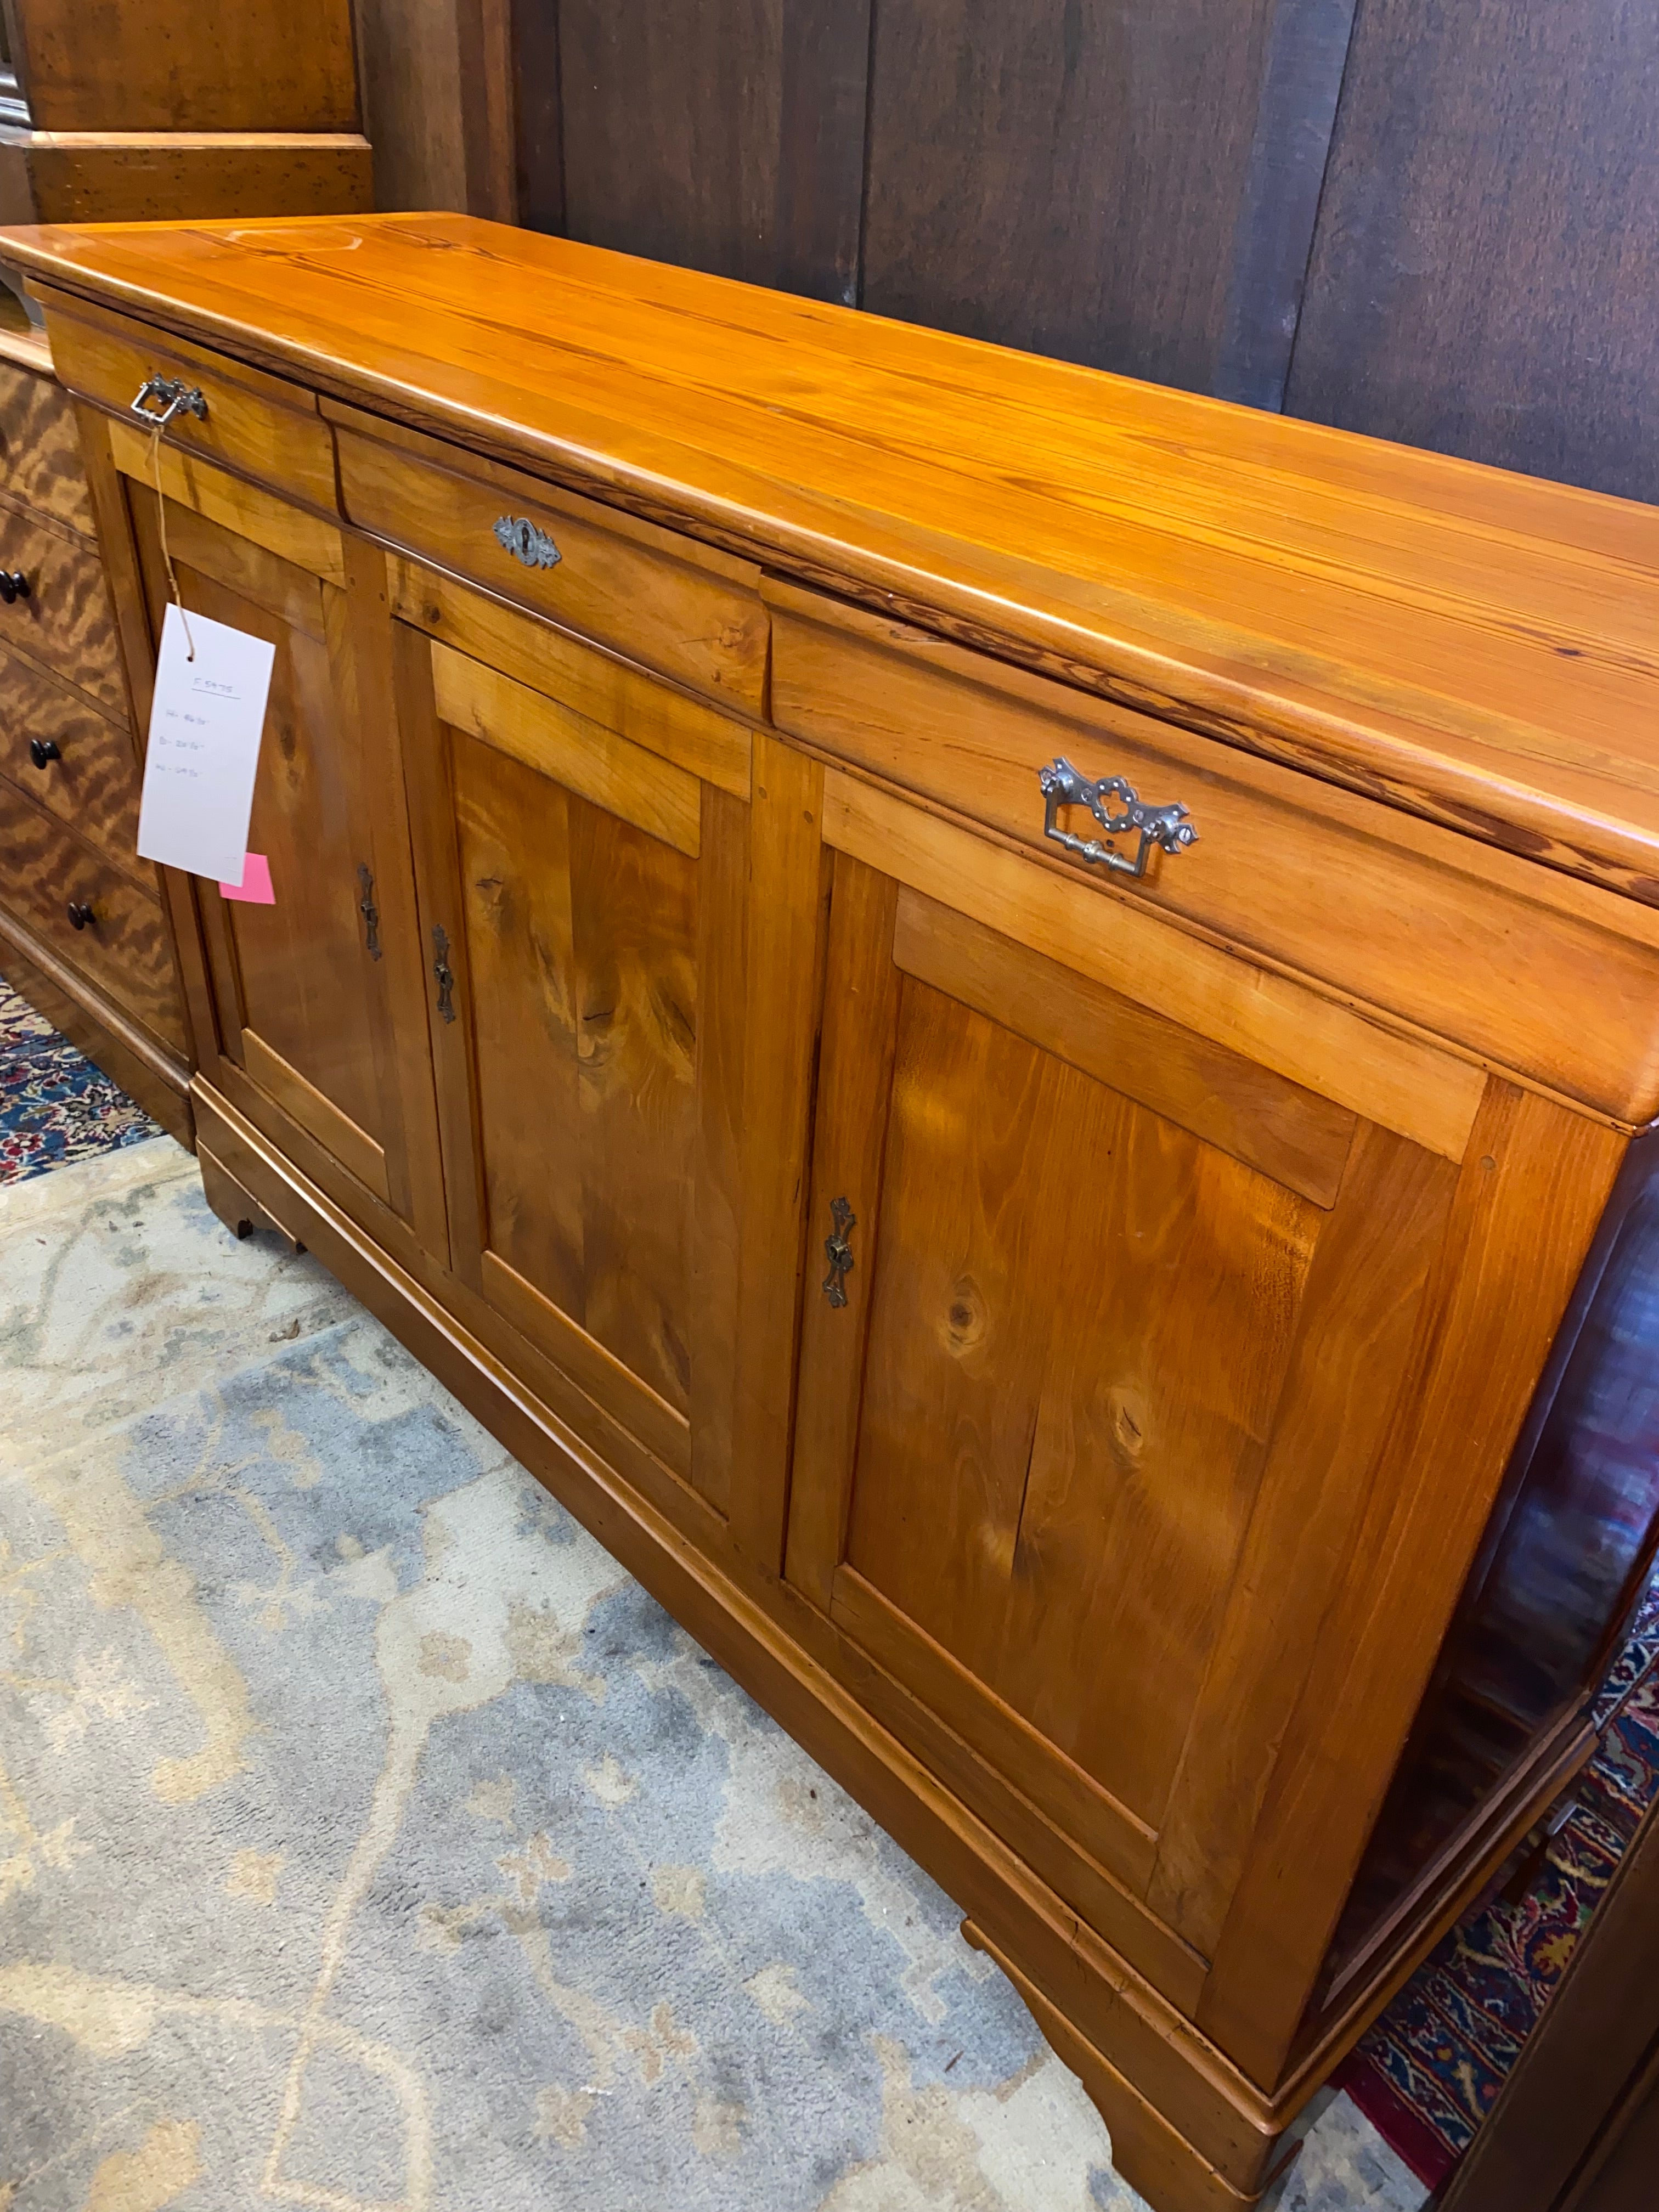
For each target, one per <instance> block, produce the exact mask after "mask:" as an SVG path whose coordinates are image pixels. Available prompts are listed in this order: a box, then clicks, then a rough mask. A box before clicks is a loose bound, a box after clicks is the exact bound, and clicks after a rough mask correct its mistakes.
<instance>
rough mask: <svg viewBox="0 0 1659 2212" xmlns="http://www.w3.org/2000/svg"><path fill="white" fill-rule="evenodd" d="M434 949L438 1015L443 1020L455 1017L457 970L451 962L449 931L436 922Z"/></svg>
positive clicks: (450, 1020)
mask: <svg viewBox="0 0 1659 2212" xmlns="http://www.w3.org/2000/svg"><path fill="white" fill-rule="evenodd" d="M432 949H433V951H435V953H436V954H437V956H438V957H437V958H436V959H435V961H434V962H433V963H432V973H433V975H434V977H435V980H436V982H437V986H438V1017H439V1019H440V1020H441V1021H446V1022H453V1020H454V1018H455V1001H454V999H453V996H452V994H453V991H454V988H455V971H454V969H453V968H452V967H451V966H450V964H449V933H448V932H447V930H446V929H444V928H443V927H441V925H439V924H437V923H435V924H434V925H433V930H432Z"/></svg>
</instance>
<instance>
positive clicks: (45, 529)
mask: <svg viewBox="0 0 1659 2212" xmlns="http://www.w3.org/2000/svg"><path fill="white" fill-rule="evenodd" d="M0 568H5V569H9V570H21V572H22V574H24V575H25V576H26V577H27V579H28V586H29V596H28V597H27V599H19V600H17V601H16V603H15V605H12V606H3V605H0V649H8V650H10V651H13V652H16V653H23V654H26V655H27V657H28V658H29V659H33V660H39V661H42V662H44V663H45V665H46V666H47V667H48V668H50V669H52V670H54V671H56V672H57V673H58V675H60V676H64V677H67V678H69V680H70V683H71V684H74V685H75V686H76V688H77V690H82V691H84V692H85V693H86V695H87V696H88V698H89V699H91V700H93V701H94V702H95V703H96V704H97V705H98V706H100V708H103V709H104V711H105V712H106V714H115V715H118V716H120V717H121V718H122V719H123V720H125V717H126V712H127V691H126V683H125V678H124V677H123V675H122V672H121V656H120V652H119V648H118V646H117V644H116V637H115V616H114V612H113V610H112V608H111V605H110V599H109V591H108V588H107V586H106V584H105V582H104V571H103V566H102V563H101V562H100V560H99V558H98V554H97V550H96V548H95V547H94V546H92V545H90V544H88V542H87V540H86V539H85V538H78V537H75V536H72V535H71V534H70V532H68V531H66V530H64V529H63V528H62V527H60V526H59V525H58V524H57V523H54V522H47V521H45V520H40V519H39V518H37V517H35V516H33V515H29V514H21V513H18V512H17V511H16V509H15V508H13V507H5V506H0Z"/></svg>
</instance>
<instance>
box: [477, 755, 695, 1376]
mask: <svg viewBox="0 0 1659 2212" xmlns="http://www.w3.org/2000/svg"><path fill="white" fill-rule="evenodd" d="M451 743H452V756H451V757H452V763H453V769H452V772H453V789H454V794H455V807H456V816H457V822H458V827H459V860H460V884H461V893H462V897H463V899H464V901H465V906H464V914H465V947H466V958H467V962H468V966H469V969H470V972H471V979H472V989H473V1025H474V1051H475V1056H476V1061H477V1085H478V1115H479V1124H480V1127H481V1128H482V1129H483V1132H484V1133H485V1142H484V1146H483V1171H484V1188H485V1235H486V1239H487V1242H486V1246H485V1249H487V1250H488V1251H490V1252H493V1253H495V1255H498V1256H499V1257H500V1258H501V1259H502V1260H504V1261H506V1262H507V1265H508V1266H509V1267H512V1268H513V1270H514V1272H515V1273H518V1274H519V1275H520V1276H521V1277H522V1278H523V1279H525V1280H526V1282H528V1283H529V1284H530V1285H532V1288H533V1289H535V1290H537V1291H540V1293H541V1294H542V1296H543V1297H545V1298H546V1299H548V1300H549V1301H550V1304H553V1305H555V1306H556V1307H557V1308H558V1309H559V1310H560V1311H561V1312H562V1313H563V1314H564V1315H566V1316H568V1318H569V1319H570V1320H572V1321H574V1322H576V1323H577V1324H578V1325H579V1326H580V1328H583V1329H584V1330H585V1331H586V1333H587V1334H589V1335H590V1336H592V1337H593V1338H594V1339H595V1340H597V1341H598V1342H599V1344H601V1345H603V1346H605V1349H606V1350H607V1351H608V1352H611V1355H612V1356H613V1358H616V1359H617V1360H618V1361H619V1362H620V1363H621V1364H622V1365H623V1367H624V1368H626V1369H627V1370H629V1372H630V1373H632V1374H633V1375H634V1376H636V1377H637V1378H638V1379H639V1381H640V1382H641V1383H644V1384H645V1385H646V1386H647V1388H648V1389H651V1390H653V1391H654V1392H655V1394H656V1395H657V1396H659V1398H661V1399H663V1400H664V1401H665V1402H666V1403H667V1404H668V1405H670V1406H671V1407H673V1408H674V1409H675V1411H676V1412H677V1413H679V1414H681V1415H682V1416H684V1413H685V1412H686V1410H687V1407H689V1405H690V1352H689V1349H688V1345H689V1305H690V1295H689V1279H688V1278H689V1251H690V1227H691V1224H690V1212H691V1208H690V1197H691V1186H690V1163H691V1153H692V1146H693V1140H694V1138H695V1133H696V1015H697V1008H696V981H697V975H696V951H697V884H696V863H695V862H694V861H692V860H688V859H687V858H686V856H685V855H684V854H682V853H678V852H676V851H675V850H674V848H672V847H671V846H670V845H667V844H665V843H663V842H660V841H659V839H657V838H654V837H652V836H647V834H646V833H645V832H644V831H643V830H641V829H635V828H634V826H633V825H632V824H631V823H627V822H623V821H622V820H620V819H618V817H617V816H616V815H614V814H610V813H607V812H605V811H604V810H602V809H601V808H600V807H598V806H596V805H592V803H591V802H590V801H589V800H587V799H582V798H579V797H578V796H577V795H576V793H574V792H573V791H570V790H568V788H566V787H563V786H562V785H560V784H557V783H554V782H552V781H550V780H549V779H548V778H547V777H546V776H543V775H537V774H536V773H535V772H534V771H533V770H532V769H528V768H526V767H524V766H523V765H522V764H521V763H519V762H518V761H516V760H513V759H511V758H510V757H508V756H507V755H506V754H504V753H501V752H498V751H496V750H495V749H494V748H493V747H492V746H490V745H489V744H486V743H483V742H482V741H481V740H479V739H478V738H469V737H465V736H463V735H461V733H460V732H454V734H453V738H452V740H451Z"/></svg>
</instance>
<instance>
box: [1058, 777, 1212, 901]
mask: <svg viewBox="0 0 1659 2212" xmlns="http://www.w3.org/2000/svg"><path fill="white" fill-rule="evenodd" d="M1037 781H1038V783H1039V784H1040V785H1041V786H1042V796H1043V799H1044V800H1045V801H1046V806H1045V811H1044V813H1043V818H1042V834H1043V836H1045V837H1051V838H1053V840H1054V843H1055V844H1056V845H1062V846H1064V847H1065V848H1066V851H1067V852H1068V853H1075V854H1076V855H1077V857H1078V859H1079V860H1088V861H1091V862H1093V863H1095V864H1097V865H1098V864H1101V863H1103V864H1104V865H1105V866H1107V867H1109V868H1115V870H1116V871H1117V872H1118V873H1119V874H1120V875H1125V876H1144V875H1145V874H1146V861H1147V859H1148V856H1149V855H1150V854H1151V853H1152V848H1153V846H1155V845H1156V846H1157V847H1158V849H1159V851H1160V852H1164V853H1184V852H1185V851H1186V849H1187V848H1188V845H1195V844H1197V842H1198V832H1197V830H1196V829H1194V827H1193V825H1192V823H1191V822H1190V821H1189V820H1188V815H1187V810H1186V808H1185V807H1184V806H1182V805H1180V804H1179V802H1178V801H1173V800H1172V801H1171V802H1170V805H1168V806H1148V805H1146V804H1145V803H1144V802H1143V801H1142V800H1140V799H1137V798H1136V796H1135V794H1134V791H1133V787H1131V786H1130V785H1128V784H1127V783H1126V782H1125V781H1123V778H1122V777H1121V775H1103V776H1102V777H1101V779H1100V780H1099V781H1098V782H1097V783H1091V781H1090V780H1089V778H1088V777H1087V776H1086V775H1079V772H1078V770H1077V769H1074V768H1073V766H1072V763H1070V761H1068V760H1065V759H1060V760H1054V761H1050V762H1049V763H1048V767H1047V768H1044V769H1038V770H1037ZM1113 800H1116V802H1117V804H1118V809H1119V811H1117V812H1116V813H1114V812H1113V811H1112V808H1111V802H1112V801H1113ZM1062 806H1086V807H1087V808H1088V810H1089V811H1090V813H1091V814H1092V815H1093V816H1094V817H1095V820H1096V821H1097V822H1098V823H1099V824H1100V826H1101V828H1102V829H1103V830H1104V831H1105V832H1106V834H1107V836H1109V837H1126V836H1127V835H1128V834H1129V832H1130V831H1131V830H1132V829H1138V830H1139V833H1140V842H1139V844H1138V845H1137V846H1136V848H1135V856H1134V858H1133V860H1131V859H1130V858H1129V856H1128V854H1127V853H1116V852H1114V851H1113V850H1112V848H1111V847H1110V846H1109V845H1103V844H1102V842H1100V840H1099V838H1097V837H1075V836H1073V834H1072V832H1071V831H1070V830H1069V829H1061V828H1060V823H1059V822H1058V820H1057V819H1056V818H1055V817H1057V816H1058V814H1059V812H1060V808H1061V807H1062Z"/></svg>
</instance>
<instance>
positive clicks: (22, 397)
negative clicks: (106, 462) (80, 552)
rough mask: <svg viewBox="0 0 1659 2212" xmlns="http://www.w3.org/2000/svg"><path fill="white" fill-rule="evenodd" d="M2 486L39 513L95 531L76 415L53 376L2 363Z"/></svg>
mask: <svg viewBox="0 0 1659 2212" xmlns="http://www.w3.org/2000/svg"><path fill="white" fill-rule="evenodd" d="M0 485H3V486H4V488H5V489H6V490H8V491H9V492H10V493H11V494H12V495H13V496H14V497H15V498H16V499H19V500H21V501H22V503H23V504H24V506H26V507H33V510H34V512H35V513H37V514H49V515H51V516H52V517H53V519H54V520H57V521H58V522H66V523H67V524H68V525H69V526H70V529H71V530H80V531H84V532H86V533H87V535H88V537H89V536H91V534H92V532H93V531H94V527H95V526H94V521H93V515H92V500H91V497H90V495H88V490H87V477H86V471H85V470H84V468H82V465H81V436H80V432H79V431H78V429H77V428H76V422H75V410H74V409H73V407H72V406H71V405H70V402H69V400H68V399H67V398H65V397H64V393H63V392H61V391H60V390H59V388H58V386H57V385H56V384H54V383H53V382H52V379H51V377H49V376H40V375H37V374H35V372H34V371H33V369H28V368H18V367H16V366H15V363H13V362H0Z"/></svg>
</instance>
